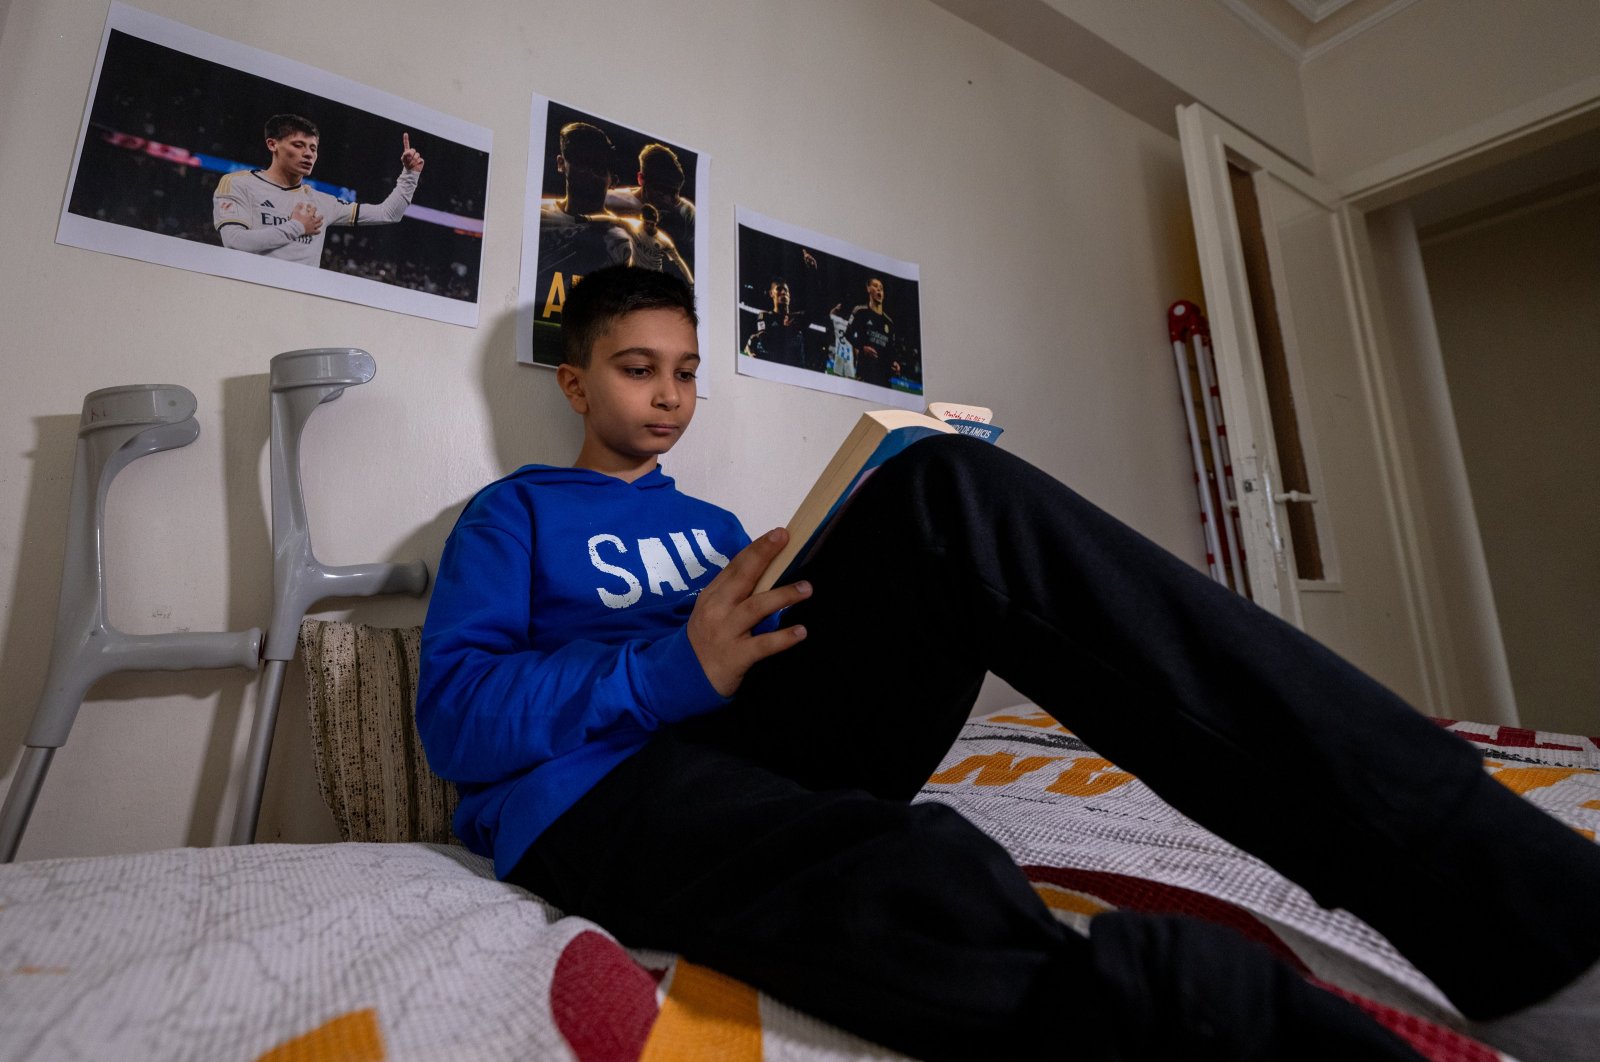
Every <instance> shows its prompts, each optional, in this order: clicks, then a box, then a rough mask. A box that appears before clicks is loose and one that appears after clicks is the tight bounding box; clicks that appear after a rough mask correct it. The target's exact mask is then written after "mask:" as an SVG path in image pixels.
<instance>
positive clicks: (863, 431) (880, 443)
mask: <svg viewBox="0 0 1600 1062" xmlns="http://www.w3.org/2000/svg"><path fill="white" fill-rule="evenodd" d="M928 409H929V412H930V413H935V414H938V415H937V416H929V415H928V414H925V413H913V412H911V411H910V410H905V409H874V410H869V411H868V412H866V413H863V414H861V419H860V420H858V421H856V426H855V427H854V428H853V429H851V431H850V434H849V435H847V436H845V439H844V442H842V443H840V444H839V449H838V450H836V451H835V452H834V455H833V459H832V460H831V461H829V462H828V466H827V467H826V468H824V469H823V470H822V475H820V476H818V477H817V481H816V482H815V483H813V484H812V486H811V490H810V492H809V493H807V494H806V496H805V500H804V501H802V502H801V503H800V507H799V508H798V509H796V510H795V513H794V516H792V517H790V518H789V522H788V523H787V524H785V525H784V526H785V527H787V528H788V531H789V542H788V544H787V545H786V546H784V547H783V551H782V552H781V553H779V554H778V555H777V556H776V557H774V558H773V559H772V563H771V564H769V565H767V570H766V571H765V572H762V573H761V578H760V580H758V581H757V582H756V588H755V592H756V593H760V592H761V591H763V590H768V589H771V588H772V587H774V586H776V585H778V584H779V583H780V582H787V581H788V575H789V572H790V570H791V569H792V568H795V567H797V566H798V565H799V564H800V563H801V562H802V561H804V560H805V559H806V558H807V557H809V556H810V555H811V553H812V551H814V550H815V549H816V548H817V547H818V546H820V545H821V544H822V541H823V539H824V538H826V537H827V533H828V526H829V524H830V523H831V522H832V521H833V517H834V515H835V514H837V513H838V511H839V508H840V507H841V506H842V505H844V503H845V502H846V501H847V500H848V499H849V498H850V496H851V495H852V494H854V493H855V492H856V489H857V488H858V487H860V486H861V484H862V483H864V482H866V480H867V477H868V476H870V475H872V472H873V470H874V469H875V468H877V467H878V466H879V465H881V464H883V463H884V462H885V461H887V460H889V458H891V457H893V456H894V455H895V454H898V453H899V452H900V451H902V450H904V449H905V448H906V447H908V446H910V445H911V444H912V443H914V442H916V441H917V440H919V439H925V438H927V437H928V436H930V435H938V434H941V433H944V434H955V433H957V432H960V433H962V434H967V435H975V436H977V437H978V438H981V439H984V440H985V441H987V442H994V441H995V439H997V438H998V437H999V436H1000V432H1001V430H1002V429H1000V428H997V427H995V426H994V425H993V424H990V423H988V421H989V417H990V413H989V411H988V410H987V409H984V408H982V407H981V406H958V405H955V404H953V403H948V402H933V403H929V406H928ZM946 416H947V417H949V419H941V417H946Z"/></svg>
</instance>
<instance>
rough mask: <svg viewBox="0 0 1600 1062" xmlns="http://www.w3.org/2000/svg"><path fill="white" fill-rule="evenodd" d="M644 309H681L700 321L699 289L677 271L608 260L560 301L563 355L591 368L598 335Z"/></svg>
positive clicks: (581, 365) (572, 362)
mask: <svg viewBox="0 0 1600 1062" xmlns="http://www.w3.org/2000/svg"><path fill="white" fill-rule="evenodd" d="M639 310H680V311H682V312H683V315H684V316H685V317H687V318H688V319H689V322H690V323H691V324H693V325H695V326H696V327H698V326H699V324H700V316H699V315H698V314H696V313H695V312H694V292H693V291H692V290H690V288H689V285H687V284H685V283H684V282H683V281H681V280H679V279H678V278H677V277H675V276H669V275H668V274H666V273H661V272H657V271H656V270H654V269H641V268H639V267H638V266H625V265H614V266H606V267H605V268H604V269H596V270H595V271H594V272H593V273H590V274H588V275H587V276H585V277H584V278H583V280H582V281H580V282H579V283H577V284H575V285H573V287H572V290H571V291H569V292H568V293H567V301H566V302H565V303H564V304H563V305H562V307H561V360H562V361H564V362H566V363H567V364H568V365H575V366H577V367H578V368H580V369H587V368H588V367H589V354H590V352H591V351H592V350H593V349H594V343H595V340H597V339H599V338H600V336H601V334H602V333H603V332H605V330H606V329H607V328H610V327H611V322H613V321H615V320H616V319H617V318H619V317H626V316H627V315H628V314H630V313H635V312H637V311H639Z"/></svg>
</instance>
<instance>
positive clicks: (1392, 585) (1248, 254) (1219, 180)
mask: <svg viewBox="0 0 1600 1062" xmlns="http://www.w3.org/2000/svg"><path fill="white" fill-rule="evenodd" d="M1178 125H1179V132H1180V139H1181V141H1182V146H1183V157H1184V165H1185V168H1186V170H1187V172H1188V181H1189V200H1190V207H1191V210H1192V211H1193V215H1194V225H1195V237H1196V241H1197V243H1198V246H1199V251H1200V267H1201V277H1202V280H1203V282H1204V285H1205V295H1206V300H1205V301H1206V310H1207V314H1208V316H1209V318H1210V321H1211V334H1212V343H1213V349H1214V351H1215V354H1216V359H1217V375H1218V385H1219V387H1220V390H1221V396H1222V405H1223V416H1224V418H1225V422H1226V424H1227V433H1228V438H1229V444H1230V448H1231V451H1232V458H1233V466H1234V479H1235V482H1236V483H1237V484H1238V485H1239V501H1240V524H1241V525H1242V527H1243V529H1244V534H1243V538H1244V545H1245V551H1246V557H1245V563H1246V568H1247V570H1248V572H1249V576H1250V589H1251V596H1252V597H1253V598H1254V599H1255V600H1256V601H1257V602H1258V603H1259V604H1261V605H1262V606H1264V607H1265V608H1267V609H1269V610H1271V611H1273V612H1275V613H1277V614H1278V615H1279V616H1282V617H1283V618H1284V619H1286V620H1288V621H1289V622H1291V623H1294V624H1296V625H1298V626H1300V627H1302V628H1303V629H1304V630H1305V631H1306V632H1307V633H1309V634H1311V635H1313V636H1314V637H1316V638H1318V639H1319V640H1320V641H1322V642H1324V643H1325V644H1327V645H1329V646H1331V647H1332V648H1333V649H1334V650H1335V651H1337V652H1339V653H1341V654H1342V655H1344V656H1345V657H1347V658H1348V659H1350V660H1352V661H1354V662H1355V663H1356V664H1357V665H1359V666H1360V667H1362V668H1363V669H1365V670H1366V671H1368V672H1370V673H1371V674H1373V675H1375V676H1376V677H1377V678H1379V679H1380V680H1381V681H1383V682H1385V683H1386V684H1388V685H1390V686H1391V687H1393V688H1395V689H1396V690H1397V691H1398V692H1400V693H1401V694H1402V695H1403V696H1406V697H1408V698H1409V699H1410V700H1412V702H1413V703H1415V704H1417V705H1418V707H1421V708H1424V709H1425V710H1426V709H1428V708H1430V707H1431V706H1432V700H1433V698H1432V696H1431V690H1430V689H1429V682H1428V679H1427V675H1428V673H1429V668H1428V667H1427V666H1426V662H1425V660H1424V658H1423V641H1422V639H1421V638H1420V635H1419V629H1418V625H1417V624H1418V619H1417V617H1418V611H1417V608H1416V607H1415V594H1416V587H1415V585H1414V581H1413V573H1412V572H1411V571H1410V570H1409V568H1408V566H1407V564H1406V554H1405V553H1404V551H1403V550H1402V548H1401V542H1402V535H1401V533H1400V525H1399V522H1398V520H1397V518H1396V505H1397V497H1396V495H1395V493H1394V485H1393V483H1392V476H1391V475H1390V474H1389V469H1390V465H1389V463H1388V454H1387V452H1386V445H1387V442H1386V440H1387V438H1388V434H1387V431H1386V430H1385V425H1386V423H1387V421H1386V419H1385V418H1384V417H1382V416H1380V409H1379V406H1378V403H1379V398H1380V395H1381V392H1380V391H1378V390H1377V385H1376V384H1375V379H1374V363H1373V361H1372V359H1371V356H1370V348H1369V341H1368V335H1367V332H1366V325H1365V309H1364V306H1363V303H1362V301H1361V298H1360V292H1359V288H1358V285H1357V281H1356V279H1355V276H1356V270H1355V269H1354V267H1353V257H1354V252H1355V246H1356V245H1355V242H1354V234H1355V233H1356V232H1357V230H1358V227H1359V226H1360V225H1361V224H1362V219H1361V216H1360V215H1359V213H1357V212H1355V211H1353V210H1352V209H1351V208H1350V207H1348V206H1346V205H1344V204H1342V203H1341V202H1340V201H1339V197H1338V196H1337V195H1336V194H1335V193H1334V192H1333V191H1332V190H1331V189H1329V188H1327V187H1326V186H1324V185H1322V184H1321V183H1320V182H1319V181H1317V180H1316V179H1315V178H1313V177H1311V176H1310V175H1309V174H1307V173H1306V172H1305V171H1304V170H1302V169H1300V168H1299V167H1298V166H1296V165H1294V164H1293V163H1291V162H1289V161H1288V160H1287V159H1284V158H1283V157H1282V156H1280V155H1278V154H1277V153H1275V152H1273V151H1272V150H1271V149H1270V148H1267V147H1266V146H1264V145H1262V144H1261V143H1259V142H1257V141H1256V140H1254V139H1252V138H1251V137H1249V136H1248V135H1246V134H1245V133H1243V132H1241V131H1240V130H1238V129H1236V128H1234V127H1233V126H1231V125H1229V124H1227V123H1226V122H1224V121H1223V120H1222V119H1220V118H1218V117H1217V116H1216V115H1214V114H1212V113H1210V112H1209V111H1207V110H1205V109H1204V108H1203V107H1200V106H1199V105H1198V104H1191V105H1188V106H1184V107H1180V108H1179V109H1178Z"/></svg>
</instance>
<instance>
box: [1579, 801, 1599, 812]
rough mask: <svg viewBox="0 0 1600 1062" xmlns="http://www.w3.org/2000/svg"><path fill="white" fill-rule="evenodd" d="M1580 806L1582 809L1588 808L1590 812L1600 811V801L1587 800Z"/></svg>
mask: <svg viewBox="0 0 1600 1062" xmlns="http://www.w3.org/2000/svg"><path fill="white" fill-rule="evenodd" d="M1578 806H1579V807H1580V808H1588V809H1589V810H1590V811H1600V800H1585V801H1584V802H1583V803H1582V804H1579V805H1578Z"/></svg>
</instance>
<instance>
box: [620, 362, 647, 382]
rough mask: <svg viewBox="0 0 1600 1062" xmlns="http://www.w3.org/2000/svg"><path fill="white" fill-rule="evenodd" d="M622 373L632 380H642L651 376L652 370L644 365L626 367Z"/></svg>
mask: <svg viewBox="0 0 1600 1062" xmlns="http://www.w3.org/2000/svg"><path fill="white" fill-rule="evenodd" d="M622 373H623V375H624V376H627V377H628V378H629V379H632V380H642V379H644V378H645V377H646V376H649V375H650V370H649V369H648V368H646V367H645V366H643V365H624V366H623V367H622Z"/></svg>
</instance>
